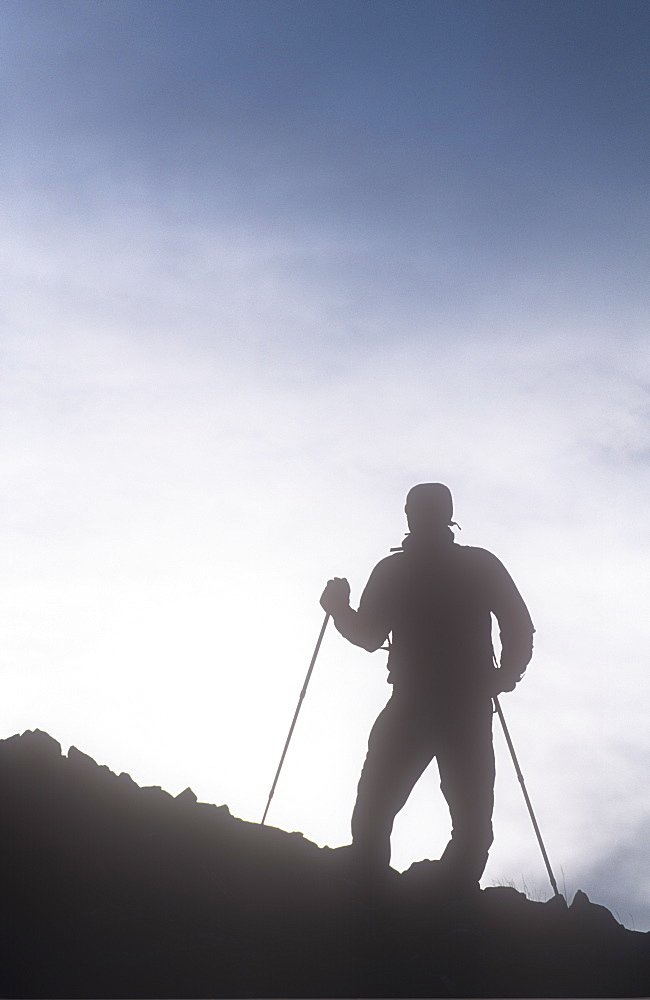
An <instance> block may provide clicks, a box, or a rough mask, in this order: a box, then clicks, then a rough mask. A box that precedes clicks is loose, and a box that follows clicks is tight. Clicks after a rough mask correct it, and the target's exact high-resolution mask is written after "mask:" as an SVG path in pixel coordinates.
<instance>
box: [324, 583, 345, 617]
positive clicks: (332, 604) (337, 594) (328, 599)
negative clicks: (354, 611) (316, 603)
mask: <svg viewBox="0 0 650 1000" xmlns="http://www.w3.org/2000/svg"><path fill="white" fill-rule="evenodd" d="M320 606H321V608H322V609H323V611H327V613H328V614H330V615H335V614H336V613H337V611H342V610H343V609H344V608H349V606H350V584H349V583H348V581H347V580H346V579H345V577H340V576H335V577H334V579H333V580H328V581H327V586H326V587H325V590H324V591H323V593H322V595H321V599H320Z"/></svg>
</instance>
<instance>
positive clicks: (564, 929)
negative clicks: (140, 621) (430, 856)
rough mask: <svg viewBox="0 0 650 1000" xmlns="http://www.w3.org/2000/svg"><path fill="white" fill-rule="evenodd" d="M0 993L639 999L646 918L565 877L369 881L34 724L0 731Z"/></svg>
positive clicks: (320, 853)
mask: <svg viewBox="0 0 650 1000" xmlns="http://www.w3.org/2000/svg"><path fill="white" fill-rule="evenodd" d="M0 790H1V793H2V801H3V802H4V804H5V822H4V823H3V825H2V848H3V849H2V855H1V856H2V859H3V889H4V905H3V908H2V934H1V943H0V948H1V952H2V954H1V961H0V995H1V996H3V997H45V996H47V997H51V998H55V997H70V998H73V997H82V996H83V997H94V998H100V997H102V998H103V997H106V998H107V997H161V998H163V997H299V996H300V997H370V996H376V997H388V996H391V997H399V996H402V997H586V996H591V997H623V996H627V997H640V996H647V995H648V994H649V993H650V934H643V933H640V932H637V931H631V930H628V929H627V928H625V927H623V926H621V924H620V923H618V921H617V920H616V919H615V918H614V916H613V915H612V914H611V913H610V912H609V911H608V910H606V909H605V908H604V907H602V906H599V905H597V904H595V903H592V902H590V901H589V899H588V898H587V896H586V895H585V894H584V893H583V892H578V893H576V895H575V897H574V898H573V900H572V902H571V905H570V906H567V905H566V903H565V902H564V900H563V899H562V898H561V897H558V898H556V899H553V900H550V901H549V902H546V903H540V902H533V901H531V900H529V899H527V898H526V897H525V896H524V895H523V894H522V893H519V892H517V891H516V890H515V889H512V888H508V887H495V888H488V889H484V890H482V891H481V892H478V893H475V894H473V895H471V896H467V897H464V898H454V897H453V896H448V895H446V896H443V895H441V894H440V893H439V892H438V891H437V888H436V882H435V866H434V863H433V862H420V863H419V864H417V865H413V866H412V867H411V868H410V869H409V871H408V872H405V873H404V874H402V875H399V874H397V873H393V875H392V877H391V879H390V881H389V882H388V883H387V884H386V885H383V886H381V887H380V886H372V885H370V886H369V885H364V884H360V883H359V882H358V881H357V880H355V879H354V878H353V877H351V875H350V872H349V871H348V870H346V866H345V864H343V862H342V855H341V853H340V852H337V851H331V850H329V849H328V848H322V849H321V848H319V847H317V846H316V845H315V844H312V843H310V842H309V841H308V840H306V839H305V838H304V837H303V836H302V834H299V833H285V832H284V831H282V830H278V829H275V828H273V827H267V826H265V827H261V826H259V825H258V824H255V823H247V822H244V821H243V820H240V819H236V818H235V817H233V816H231V815H230V812H229V810H228V808H227V806H215V805H209V804H206V803H202V802H198V801H197V799H196V796H195V795H194V793H193V792H192V791H191V790H190V789H189V788H188V789H186V790H185V791H184V792H182V793H181V794H180V795H177V796H176V797H175V798H174V797H172V796H171V795H170V794H169V793H167V792H165V791H163V790H162V789H161V788H157V787H149V788H146V787H145V788H140V787H139V786H138V785H136V784H135V782H133V781H132V779H131V778H130V777H129V775H128V774H124V773H123V774H120V775H115V774H114V773H113V772H111V771H110V770H109V769H108V768H107V767H106V766H99V765H98V764H96V763H95V761H94V760H92V758H90V757H88V756H87V755H86V754H84V753H82V752H81V751H79V750H77V749H76V748H75V747H71V748H70V750H69V752H68V755H67V756H64V755H62V753H61V747H60V745H59V744H58V743H57V742H56V740H54V739H53V738H52V737H50V736H48V735H47V734H46V733H42V732H40V731H39V730H35V731H27V732H26V733H23V734H22V735H20V736H18V735H17V736H12V737H11V738H10V739H6V740H3V741H0Z"/></svg>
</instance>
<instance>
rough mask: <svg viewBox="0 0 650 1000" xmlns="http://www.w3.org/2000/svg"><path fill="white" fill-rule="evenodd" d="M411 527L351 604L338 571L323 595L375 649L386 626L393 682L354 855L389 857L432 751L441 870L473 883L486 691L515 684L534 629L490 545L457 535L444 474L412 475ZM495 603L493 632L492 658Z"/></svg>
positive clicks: (487, 755) (485, 765) (485, 811)
mask: <svg viewBox="0 0 650 1000" xmlns="http://www.w3.org/2000/svg"><path fill="white" fill-rule="evenodd" d="M405 512H406V519H407V524H408V529H409V533H408V534H407V536H406V538H405V539H404V541H403V543H402V546H401V547H400V549H398V550H395V551H393V554H391V555H389V556H388V557H387V558H385V559H382V560H381V562H380V563H378V565H377V566H376V567H375V569H374V570H373V571H372V573H371V575H370V579H369V580H368V583H367V585H366V587H365V589H364V591H363V594H362V597H361V601H360V604H359V608H358V610H357V611H354V610H353V609H352V608H351V607H350V586H349V583H348V581H347V580H346V579H344V578H339V577H335V578H334V579H332V580H329V581H328V583H327V586H326V587H325V590H324V591H323V594H322V597H321V602H320V603H321V606H322V607H323V609H324V610H325V611H326V612H328V613H329V614H331V616H332V619H333V621H334V625H335V627H336V628H337V630H338V631H339V632H340V633H341V635H342V636H344V637H345V638H346V639H347V640H348V641H350V642H352V643H354V645H357V646H360V647H362V648H364V649H367V650H368V651H370V652H372V651H373V650H375V649H378V648H379V647H380V646H382V645H383V644H384V643H385V642H386V640H387V639H389V636H390V640H389V643H390V653H389V657H388V664H387V666H388V671H389V673H388V682H389V683H390V684H392V687H393V691H392V695H391V697H390V700H389V701H388V704H387V705H386V707H385V708H384V709H383V711H382V712H381V713H380V715H379V717H378V718H377V720H376V722H375V724H374V726H373V728H372V731H371V733H370V737H369V741H368V752H367V756H366V760H365V763H364V765H363V769H362V773H361V777H360V780H359V785H358V791H357V800H356V804H355V807H354V811H353V814H352V850H353V855H354V857H355V860H356V861H357V863H358V864H359V865H361V866H363V867H365V868H366V870H369V871H379V870H381V869H382V868H383V867H386V866H388V864H389V863H390V838H391V832H392V828H393V822H394V819H395V816H396V815H397V813H398V812H399V811H400V809H401V808H402V807H403V806H404V805H405V803H406V801H407V799H408V797H409V795H410V793H411V791H412V789H413V787H414V786H415V784H416V782H417V781H418V779H419V778H420V776H421V775H422V773H423V772H424V770H425V769H426V767H427V766H428V765H429V763H430V762H431V761H432V759H433V758H434V757H435V758H436V759H437V763H438V769H439V772H440V787H441V790H442V793H443V795H444V797H445V799H446V801H447V804H448V807H449V811H450V815H451V821H452V830H451V839H450V840H449V843H448V844H447V846H446V848H445V850H444V853H443V854H442V856H441V858H440V861H439V865H438V867H439V877H440V879H441V880H442V881H443V882H445V883H447V884H448V885H449V886H450V887H454V888H458V889H469V888H473V887H478V881H479V879H480V877H481V875H482V874H483V871H484V869H485V865H486V863H487V858H488V851H489V849H490V846H491V844H492V841H493V832H492V811H493V805H494V777H495V768H494V750H493V745H492V697H493V695H496V694H499V693H501V692H503V691H512V690H513V689H514V687H515V685H516V684H517V683H518V681H519V680H520V679H521V677H522V676H523V673H524V671H525V669H526V667H527V665H528V663H529V662H530V659H531V656H532V648H533V633H534V631H535V629H534V627H533V623H532V621H531V618H530V615H529V613H528V609H527V607H526V605H525V603H524V601H523V599H522V597H521V595H520V593H519V591H518V590H517V587H516V586H515V584H514V582H513V580H512V578H511V576H510V575H509V573H508V572H507V570H506V569H505V567H504V566H503V564H502V563H501V562H500V561H499V560H498V559H497V557H496V556H494V555H493V554H492V553H491V552H488V551H487V550H486V549H481V548H475V547H472V546H463V545H458V544H456V542H455V539H454V535H453V532H452V531H451V525H452V524H454V523H455V522H454V521H453V520H452V517H453V501H452V496H451V492H450V491H449V488H448V487H447V486H445V485H443V484H442V483H420V484H418V485H417V486H414V487H413V488H412V489H411V490H410V491H409V493H408V496H407V498H406V506H405ZM492 615H494V616H495V618H496V620H497V622H498V626H499V630H500V641H501V657H500V666H499V667H498V668H497V667H495V665H494V664H495V659H494V651H493V646H492Z"/></svg>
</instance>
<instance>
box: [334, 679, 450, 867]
mask: <svg viewBox="0 0 650 1000" xmlns="http://www.w3.org/2000/svg"><path fill="white" fill-rule="evenodd" d="M427 735H428V734H427V727H426V726H420V725H418V724H417V720H416V718H415V717H414V711H413V706H411V705H409V704H408V703H407V704H405V703H404V701H403V699H401V698H399V697H396V695H395V694H393V696H392V698H391V700H390V701H389V702H388V704H387V705H386V707H385V708H384V709H383V711H382V712H381V713H380V714H379V716H378V718H377V721H376V722H375V724H374V726H373V727H372V730H371V733H370V737H369V740H368V753H367V755H366V760H365V763H364V765H363V770H362V772H361V777H360V779H359V785H358V790H357V801H356V804H355V807H354V811H353V813H352V840H353V843H354V846H355V848H357V849H358V850H359V853H360V855H361V856H363V857H365V858H366V859H367V860H368V861H369V862H371V863H378V864H386V865H387V864H388V863H389V862H390V835H391V832H392V829H393V822H394V820H395V816H396V815H397V813H398V812H399V811H400V809H401V808H402V807H403V806H404V804H405V803H406V800H407V799H408V797H409V795H410V794H411V791H412V789H413V786H414V785H415V783H416V782H417V780H418V778H419V777H420V775H421V774H422V772H423V771H424V770H425V768H426V767H427V765H428V764H429V763H430V762H431V760H432V758H433V747H432V746H431V745H430V740H427V738H426V737H427Z"/></svg>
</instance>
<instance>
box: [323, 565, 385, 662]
mask: <svg viewBox="0 0 650 1000" xmlns="http://www.w3.org/2000/svg"><path fill="white" fill-rule="evenodd" d="M371 579H372V578H371ZM366 592H367V588H366V591H364V595H363V597H362V599H361V605H360V607H359V610H358V611H354V610H353V608H351V607H350V584H349V583H348V581H347V580H345V579H341V578H340V577H335V578H334V579H333V580H329V581H328V583H327V586H326V587H325V590H324V591H323V595H322V597H321V599H320V603H321V607H322V608H323V610H324V611H327V612H328V613H329V614H330V615H331V616H332V619H333V621H334V625H335V626H336V630H337V631H338V632H340V633H341V635H342V636H343V637H344V638H345V639H347V640H348V642H351V643H353V645H355V646H361V648H362V649H367V650H368V652H369V653H372V652H374V650H375V649H379V647H380V646H381V645H382V644H383V643H384V641H385V639H386V637H387V636H388V633H389V631H390V627H389V626H388V625H387V624H386V622H385V621H382V618H381V616H379V615H378V614H376V613H373V611H372V610H370V609H368V608H367V607H366V606H364V603H365V604H367V601H364V599H365V597H366Z"/></svg>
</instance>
